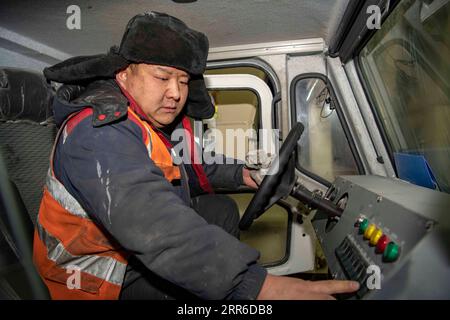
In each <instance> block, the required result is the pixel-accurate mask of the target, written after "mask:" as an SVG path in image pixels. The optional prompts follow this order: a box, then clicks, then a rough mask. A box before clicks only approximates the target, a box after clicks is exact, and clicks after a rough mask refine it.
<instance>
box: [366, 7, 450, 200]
mask: <svg viewBox="0 0 450 320" xmlns="http://www.w3.org/2000/svg"><path fill="white" fill-rule="evenodd" d="M359 59H360V60H359V61H360V66H361V71H362V75H363V77H364V78H365V81H366V83H367V84H368V88H369V91H370V92H369V94H370V95H371V98H372V100H373V104H374V107H375V109H376V112H377V113H378V117H379V119H380V122H381V124H382V126H383V127H384V131H385V133H386V136H387V139H388V143H389V144H390V147H391V149H392V152H393V153H394V154H395V153H407V154H414V155H422V156H423V157H424V158H425V159H426V161H427V163H428V165H429V166H430V168H431V171H432V172H433V174H434V176H435V178H436V182H437V184H438V188H439V189H440V190H442V191H445V192H448V193H450V1H449V0H405V1H401V3H400V4H399V5H398V6H397V7H396V8H395V10H394V11H393V12H392V14H391V15H390V16H389V17H388V19H386V21H385V22H384V23H383V25H382V28H381V30H379V31H377V32H376V33H375V35H374V37H372V39H371V40H370V41H369V42H368V43H367V45H366V46H365V47H364V48H363V50H362V51H361V53H360V56H359ZM397 170H398V168H397Z"/></svg>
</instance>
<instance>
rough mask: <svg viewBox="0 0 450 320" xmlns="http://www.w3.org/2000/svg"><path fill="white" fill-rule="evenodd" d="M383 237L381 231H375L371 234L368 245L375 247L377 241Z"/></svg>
mask: <svg viewBox="0 0 450 320" xmlns="http://www.w3.org/2000/svg"><path fill="white" fill-rule="evenodd" d="M382 235H383V231H381V230H380V229H376V230H375V231H374V232H373V233H372V236H371V237H370V241H369V243H370V244H371V245H373V246H375V245H377V243H378V240H380V238H381V236H382Z"/></svg>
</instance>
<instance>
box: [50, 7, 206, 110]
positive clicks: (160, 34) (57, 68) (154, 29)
mask: <svg viewBox="0 0 450 320" xmlns="http://www.w3.org/2000/svg"><path fill="white" fill-rule="evenodd" d="M208 49H209V43H208V38H207V37H206V36H205V35H204V34H203V33H201V32H198V31H195V30H192V29H190V28H189V27H188V26H187V25H186V24H185V23H183V22H182V21H181V20H179V19H177V18H175V17H172V16H169V15H167V14H165V13H159V12H150V13H146V14H140V15H136V16H134V17H133V18H132V19H131V20H130V21H129V22H128V25H127V27H126V30H125V33H124V35H123V38H122V42H121V44H120V47H119V48H117V47H112V48H111V50H110V52H109V53H108V54H101V55H94V56H81V57H74V58H70V59H68V60H65V61H63V62H61V63H58V64H56V65H54V66H52V67H49V68H45V69H44V75H45V77H46V78H47V79H48V80H52V81H56V82H60V83H65V84H79V83H86V82H88V81H91V80H96V79H105V78H106V79H107V78H114V77H115V74H116V73H117V72H118V71H120V70H123V69H124V68H126V67H127V66H128V65H129V64H131V63H148V64H157V65H164V66H170V67H174V68H177V69H181V70H184V71H186V72H187V73H189V75H190V76H191V80H190V81H189V96H188V99H187V102H186V106H185V110H186V114H187V115H188V116H190V117H193V118H197V119H207V118H210V117H212V116H213V114H214V106H213V105H212V103H211V99H210V97H209V94H208V91H207V90H206V86H205V81H204V79H203V72H204V71H205V68H206V59H207V55H208Z"/></svg>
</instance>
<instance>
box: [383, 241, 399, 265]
mask: <svg viewBox="0 0 450 320" xmlns="http://www.w3.org/2000/svg"><path fill="white" fill-rule="evenodd" d="M399 253H400V252H399V247H398V245H397V244H395V243H394V242H392V241H391V242H389V243H388V245H387V247H386V250H384V253H383V260H384V261H386V262H392V261H395V260H396V259H397V258H398V256H399Z"/></svg>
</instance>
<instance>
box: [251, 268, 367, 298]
mask: <svg viewBox="0 0 450 320" xmlns="http://www.w3.org/2000/svg"><path fill="white" fill-rule="evenodd" d="M358 289H359V283H358V282H355V281H344V280H326V281H305V280H301V279H296V278H290V277H280V276H273V275H270V274H268V275H267V277H266V280H265V281H264V284H263V286H262V288H261V291H260V293H259V295H258V297H257V299H258V300H334V299H335V298H334V297H333V296H332V295H333V294H336V293H350V292H354V291H356V290H358Z"/></svg>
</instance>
